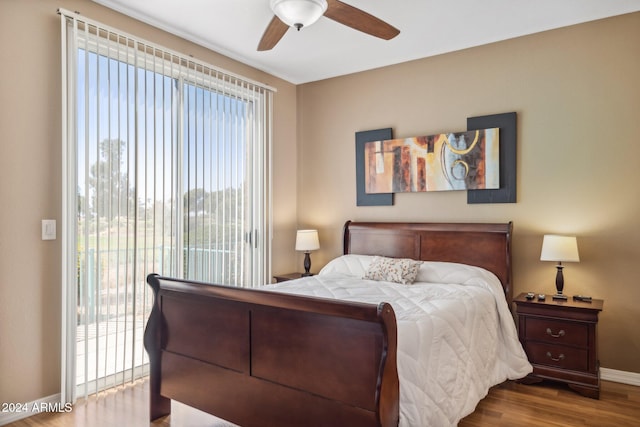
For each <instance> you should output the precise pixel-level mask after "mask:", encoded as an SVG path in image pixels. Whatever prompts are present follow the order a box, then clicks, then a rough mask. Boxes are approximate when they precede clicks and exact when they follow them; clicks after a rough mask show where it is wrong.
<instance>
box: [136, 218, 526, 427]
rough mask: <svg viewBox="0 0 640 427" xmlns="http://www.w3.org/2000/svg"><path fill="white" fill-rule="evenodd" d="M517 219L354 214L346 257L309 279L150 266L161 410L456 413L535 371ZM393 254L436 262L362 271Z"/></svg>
mask: <svg viewBox="0 0 640 427" xmlns="http://www.w3.org/2000/svg"><path fill="white" fill-rule="evenodd" d="M511 231H512V224H511V223H504V224H475V223H464V224H462V223H381V222H375V223H374V222H351V221H348V222H347V223H346V224H345V226H344V232H343V236H344V238H343V256H341V257H338V258H336V259H335V260H333V261H331V262H330V263H328V265H327V266H325V267H324V268H323V269H322V271H321V272H320V274H318V275H317V276H312V277H310V278H303V279H299V280H294V281H290V282H285V283H281V284H277V285H271V286H265V287H264V288H265V289H264V290H251V289H241V288H231V287H225V286H219V285H212V284H203V283H197V282H191V281H185V280H176V279H171V278H165V277H160V276H157V275H150V276H149V277H148V282H149V284H150V286H151V287H152V288H153V291H154V296H155V302H154V307H153V310H152V312H151V315H150V317H149V321H148V323H147V328H146V330H145V337H144V340H145V348H146V350H147V352H148V354H149V359H150V418H151V420H154V419H156V418H159V417H161V416H164V415H168V414H169V413H170V412H171V400H172V399H174V400H177V401H180V402H182V403H185V404H187V405H190V406H193V407H195V408H198V409H200V410H203V411H205V412H208V413H211V414H213V415H216V416H217V417H220V418H222V419H225V420H228V421H230V422H232V423H235V424H238V425H241V426H245V427H248V426H299V425H304V426H398V425H400V426H413V425H416V426H426V425H438V426H444V425H456V424H457V422H458V421H459V419H460V418H462V417H463V416H465V415H466V414H468V413H470V412H472V411H473V408H475V405H476V404H477V402H478V401H479V400H480V399H481V398H482V397H484V396H485V395H486V393H487V391H488V389H489V387H491V386H493V385H495V384H498V383H500V382H502V381H504V380H506V379H517V378H521V377H524V376H526V375H527V374H528V373H529V372H531V365H530V364H529V363H528V361H527V359H526V356H525V355H524V352H523V351H522V347H521V346H520V344H519V342H518V340H517V335H516V333H515V325H514V323H513V319H512V317H511V315H510V312H509V304H508V303H507V301H511V299H512V281H511ZM389 260H394V262H395V261H402V260H417V261H425V262H423V263H421V264H419V267H416V268H417V270H416V271H417V273H416V279H417V280H415V279H414V282H413V283H412V284H403V283H395V282H388V281H387V280H386V279H388V277H383V279H384V280H380V278H376V280H362V276H363V275H367V274H369V273H371V269H372V265H373V264H375V263H377V262H379V261H384V262H387V261H389ZM407 262H408V261H407ZM411 265H414V264H411ZM459 282H462V283H459ZM457 288H460V289H462V293H463V294H465V295H466V296H465V300H464V302H462V303H460V302H459V301H458V300H456V298H457V297H454V294H458V293H459V291H458V290H455V289H457ZM454 290H455V291H454ZM429 292H432V293H435V294H436V295H435V296H437V297H438V298H439V299H437V300H435V299H434V300H432V299H431V298H435V296H433V295H431V296H428V297H427V296H425V295H427V294H428V293H429ZM417 299H423V300H425V301H426V304H424V305H425V306H427V307H430V308H423V307H422V305H420V304H417V303H416V300H417ZM389 301H390V302H389ZM472 307H476V308H472ZM431 308H438V309H439V310H440V311H439V312H437V313H436V314H428V313H427V314H428V315H427V316H426V317H425V313H423V311H430V310H431ZM416 319H418V320H417V322H416ZM447 324H453V325H454V327H453V330H454V332H453V333H452V334H449V333H448V332H445V330H447V329H448V328H449V326H447ZM425 331H426V334H425ZM447 334H449V335H447ZM418 335H420V336H423V335H424V338H417V336H418ZM463 341H464V344H462V342H463ZM416 349H417V350H416ZM416 351H417V352H416ZM471 352H473V353H474V354H477V355H471ZM430 353H431V354H430ZM434 354H435V356H434Z"/></svg>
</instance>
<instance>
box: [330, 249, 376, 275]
mask: <svg viewBox="0 0 640 427" xmlns="http://www.w3.org/2000/svg"><path fill="white" fill-rule="evenodd" d="M373 258H374V257H373V256H372V255H356V254H348V255H342V256H339V257H337V258H334V259H332V260H331V261H329V262H328V263H327V265H325V266H324V267H322V269H321V270H320V272H319V273H318V274H330V273H339V274H346V275H349V276H354V277H362V276H364V273H365V271H367V268H369V265H370V264H371V261H373Z"/></svg>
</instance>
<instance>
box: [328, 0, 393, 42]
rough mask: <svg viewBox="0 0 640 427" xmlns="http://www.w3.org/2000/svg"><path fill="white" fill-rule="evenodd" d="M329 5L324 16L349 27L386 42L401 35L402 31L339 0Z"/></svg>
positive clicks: (333, 0) (329, 1)
mask: <svg viewBox="0 0 640 427" xmlns="http://www.w3.org/2000/svg"><path fill="white" fill-rule="evenodd" d="M327 3H328V6H327V11H326V12H325V13H324V16H326V17H327V18H329V19H333V20H334V21H336V22H339V23H341V24H343V25H346V26H347V27H351V28H353V29H355V30H358V31H362V32H363V33H367V34H370V35H372V36H375V37H379V38H381V39H385V40H390V39H392V38H394V37H395V36H397V35H398V34H400V30H398V29H397V28H395V27H394V26H392V25H389V24H387V23H386V22H384V21H383V20H381V19H378V18H376V17H375V16H373V15H370V14H368V13H367V12H365V11H363V10H360V9H358V8H357V7H353V6H350V5H348V4H346V3H343V2H341V1H339V0H327Z"/></svg>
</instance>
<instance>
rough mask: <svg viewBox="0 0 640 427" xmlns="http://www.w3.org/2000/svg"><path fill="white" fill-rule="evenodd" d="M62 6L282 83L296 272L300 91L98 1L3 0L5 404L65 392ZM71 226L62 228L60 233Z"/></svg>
mask: <svg viewBox="0 0 640 427" xmlns="http://www.w3.org/2000/svg"><path fill="white" fill-rule="evenodd" d="M57 7H62V8H65V9H68V10H72V11H79V12H80V13H81V14H83V15H85V16H87V17H89V18H92V19H96V20H99V21H101V22H103V23H105V24H107V25H110V26H113V27H116V28H119V29H121V30H123V31H126V32H128V33H130V34H134V35H136V36H138V37H141V38H144V39H147V40H151V41H154V42H156V43H158V44H161V45H164V46H166V47H169V48H171V49H173V50H176V51H179V52H183V53H185V54H191V55H193V56H194V57H195V58H197V59H200V60H203V61H206V62H209V63H211V64H214V65H216V66H218V67H221V68H224V69H226V70H229V71H232V72H235V73H238V74H241V75H244V76H247V77H249V78H251V79H254V80H257V81H260V82H264V83H265V84H267V85H270V86H273V87H275V88H276V89H277V90H278V92H277V94H276V95H275V99H274V108H275V119H274V138H275V144H274V159H273V166H274V169H275V170H276V172H277V173H276V174H275V175H274V184H275V191H274V194H273V202H274V209H273V211H274V217H275V221H274V239H273V247H274V248H275V249H276V250H277V251H278V252H277V253H278V256H276V257H274V270H276V271H292V270H293V268H294V264H293V263H294V262H295V253H294V250H293V246H294V243H293V242H294V239H295V229H296V200H295V197H296V87H295V86H294V85H292V84H290V83H287V82H284V81H282V80H280V79H277V78H275V77H273V76H270V75H268V74H265V73H263V72H260V71H258V70H255V69H253V68H251V67H248V66H246V65H243V64H240V63H238V62H235V61H233V60H230V59H229V58H226V57H224V56H221V55H218V54H216V53H214V52H211V51H209V50H207V49H205V48H202V47H199V46H196V45H194V44H192V43H189V42H187V41H185V40H182V39H179V38H177V37H174V36H170V35H168V34H166V33H164V32H162V31H159V30H157V29H155V28H152V27H150V26H147V25H143V24H141V23H139V22H137V21H135V20H132V19H130V18H127V17H124V16H122V15H120V14H118V13H116V12H113V11H111V10H109V9H106V8H103V7H101V6H99V5H97V4H96V3H93V2H91V1H88V0H75V1H74V0H58V1H56V2H52V1H50V0H2V1H0V64H1V66H0V97H1V102H0V203H1V204H2V206H1V207H0V403H1V402H28V401H33V400H35V399H39V398H42V397H45V396H50V395H53V394H56V393H58V392H59V390H60V301H61V282H60V274H61V273H60V271H61V270H60V262H61V249H60V248H61V246H60V239H58V240H55V241H42V240H41V239H40V220H41V219H45V218H52V219H56V220H58V227H60V226H61V222H60V221H61V201H60V199H61V154H60V151H61V136H60V135H61V114H60V105H61V83H60V82H61V71H60V18H59V16H58V15H57V14H56V8H57ZM61 231H62V230H60V228H59V229H58V235H60V233H61Z"/></svg>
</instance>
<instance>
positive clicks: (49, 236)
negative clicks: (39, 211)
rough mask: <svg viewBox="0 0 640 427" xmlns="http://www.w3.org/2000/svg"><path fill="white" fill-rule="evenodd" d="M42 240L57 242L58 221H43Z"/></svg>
mask: <svg viewBox="0 0 640 427" xmlns="http://www.w3.org/2000/svg"><path fill="white" fill-rule="evenodd" d="M42 240H56V220H55V219H43V220H42Z"/></svg>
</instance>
